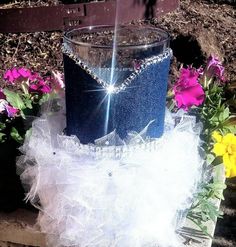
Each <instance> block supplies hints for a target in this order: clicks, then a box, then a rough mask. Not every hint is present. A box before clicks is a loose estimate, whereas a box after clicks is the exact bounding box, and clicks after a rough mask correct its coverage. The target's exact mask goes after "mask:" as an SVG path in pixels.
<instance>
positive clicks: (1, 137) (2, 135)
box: [0, 132, 6, 143]
mask: <svg viewBox="0 0 236 247" xmlns="http://www.w3.org/2000/svg"><path fill="white" fill-rule="evenodd" d="M4 136H6V134H4V133H1V132H0V143H3V142H4V141H5V140H4Z"/></svg>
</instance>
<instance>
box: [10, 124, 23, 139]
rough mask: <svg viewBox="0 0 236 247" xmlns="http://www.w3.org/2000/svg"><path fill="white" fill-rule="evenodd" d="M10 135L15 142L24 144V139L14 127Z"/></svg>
mask: <svg viewBox="0 0 236 247" xmlns="http://www.w3.org/2000/svg"><path fill="white" fill-rule="evenodd" d="M10 135H11V137H12V139H14V140H15V141H17V142H19V143H23V141H24V138H23V137H22V136H21V135H20V134H19V132H18V130H17V129H16V128H15V127H12V129H11V133H10Z"/></svg>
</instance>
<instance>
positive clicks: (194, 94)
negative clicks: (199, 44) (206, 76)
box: [174, 67, 205, 111]
mask: <svg viewBox="0 0 236 247" xmlns="http://www.w3.org/2000/svg"><path fill="white" fill-rule="evenodd" d="M198 78H199V71H197V70H196V69H194V68H190V67H189V68H187V69H185V68H182V69H181V75H180V78H179V80H178V81H177V83H176V84H175V85H174V97H175V101H176V103H177V107H178V108H182V109H184V110H185V111H188V110H189V108H190V107H192V106H194V105H195V106H199V105H201V104H202V103H203V101H204V98H205V93H204V90H203V88H202V86H201V85H200V83H199V82H198Z"/></svg>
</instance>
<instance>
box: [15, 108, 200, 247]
mask: <svg viewBox="0 0 236 247" xmlns="http://www.w3.org/2000/svg"><path fill="white" fill-rule="evenodd" d="M176 122H179V123H178V124H177V125H176ZM64 127H65V115H64V114H63V113H61V112H59V113H55V114H44V115H43V116H42V117H40V118H38V119H36V120H35V121H34V122H33V127H32V134H31V135H30V136H29V137H28V138H27V139H26V141H25V143H24V145H23V147H22V148H21V150H22V152H23V153H24V155H23V156H21V157H20V158H19V161H18V169H19V173H21V179H22V182H23V183H24V185H25V186H26V189H27V190H28V194H27V199H28V200H30V201H31V202H32V203H33V204H34V205H35V206H36V207H39V208H40V214H39V217H38V223H39V225H40V227H41V229H42V231H43V232H45V233H46V234H47V237H48V243H47V244H48V246H52V247H59V246H60V247H61V246H77V247H154V246H155V247H157V246H158V247H178V246H182V244H181V241H180V240H179V238H178V235H177V234H176V228H177V227H179V226H180V221H179V218H181V216H182V215H184V213H185V211H186V210H187V209H188V208H189V206H190V204H191V202H192V199H193V194H194V192H196V188H197V184H198V182H199V180H200V179H201V171H202V165H203V160H202V158H201V157H200V155H199V151H198V149H199V143H200V139H199V133H200V129H201V128H200V126H199V125H197V124H196V123H195V119H194V118H193V117H190V116H188V115H184V114H183V113H182V112H179V113H178V114H175V115H171V114H170V113H169V112H167V114H166V130H165V133H164V135H163V137H162V138H160V139H157V140H151V139H148V138H146V137H145V129H144V131H143V132H141V133H139V134H138V133H130V135H129V138H128V139H127V140H126V141H122V140H120V139H119V138H118V137H117V136H116V135H115V133H114V132H113V133H111V134H110V135H108V136H107V137H105V138H101V139H100V140H97V141H96V145H92V144H91V145H82V144H80V142H79V140H78V139H77V138H76V137H74V136H65V135H62V131H63V129H64ZM94 127H96V126H94ZM147 128H148V127H147ZM114 140H115V141H116V143H117V140H118V142H121V143H122V144H123V146H112V145H111V143H112V142H114ZM104 145H105V147H104ZM110 145H111V146H110ZM117 150H118V151H117ZM117 153H118V155H117Z"/></svg>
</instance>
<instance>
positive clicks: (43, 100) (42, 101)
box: [39, 93, 51, 105]
mask: <svg viewBox="0 0 236 247" xmlns="http://www.w3.org/2000/svg"><path fill="white" fill-rule="evenodd" d="M50 99H51V95H50V94H48V93H47V94H44V95H43V96H42V97H41V99H40V100H39V105H42V104H43V103H45V102H47V101H49V100H50Z"/></svg>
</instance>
